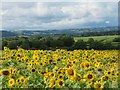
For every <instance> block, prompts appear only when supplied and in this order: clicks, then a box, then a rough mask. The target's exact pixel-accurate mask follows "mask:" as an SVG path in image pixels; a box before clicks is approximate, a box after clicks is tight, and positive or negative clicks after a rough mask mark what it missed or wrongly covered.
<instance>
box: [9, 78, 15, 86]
mask: <svg viewBox="0 0 120 90" xmlns="http://www.w3.org/2000/svg"><path fill="white" fill-rule="evenodd" d="M14 83H15V81H14V79H13V78H11V79H10V80H9V81H8V86H10V87H12V86H13V85H14Z"/></svg>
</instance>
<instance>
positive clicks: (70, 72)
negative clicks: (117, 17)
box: [66, 68, 76, 78]
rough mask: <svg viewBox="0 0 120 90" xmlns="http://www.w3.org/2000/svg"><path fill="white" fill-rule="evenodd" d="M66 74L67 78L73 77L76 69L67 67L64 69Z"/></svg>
mask: <svg viewBox="0 0 120 90" xmlns="http://www.w3.org/2000/svg"><path fill="white" fill-rule="evenodd" d="M66 75H67V77H68V78H73V77H74V76H75V75H76V71H75V70H74V69H73V68H68V69H67V70H66Z"/></svg>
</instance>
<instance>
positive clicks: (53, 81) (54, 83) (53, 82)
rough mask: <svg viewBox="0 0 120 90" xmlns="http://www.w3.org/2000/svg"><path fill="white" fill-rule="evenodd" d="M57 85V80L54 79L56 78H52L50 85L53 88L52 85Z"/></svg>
mask: <svg viewBox="0 0 120 90" xmlns="http://www.w3.org/2000/svg"><path fill="white" fill-rule="evenodd" d="M55 85H56V82H55V80H54V79H51V80H50V84H49V87H50V88H51V87H54V86H55Z"/></svg>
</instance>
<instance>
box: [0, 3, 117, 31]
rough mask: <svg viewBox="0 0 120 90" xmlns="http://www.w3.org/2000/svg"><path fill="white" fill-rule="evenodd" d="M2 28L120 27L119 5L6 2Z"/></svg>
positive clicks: (2, 10) (3, 4)
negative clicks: (119, 18) (119, 22)
mask: <svg viewBox="0 0 120 90" xmlns="http://www.w3.org/2000/svg"><path fill="white" fill-rule="evenodd" d="M0 12H1V13H0V15H1V16H2V29H17V30H18V29H40V30H41V29H42V30H43V29H68V28H82V27H99V26H117V25H118V6H117V2H114V3H113V2H112V3H111V2H102V3H100V2H96V3H95V2H94V3H93V2H92V3H81V2H76V3H75V2H74V3H72V2H71V3H70V2H66V3H65V2H64V3H62V2H59V3H58V2H57V3H55V2H49V3H48V2H44V3H40V2H39V3H37V2H19V3H18V2H17V3H15V2H4V3H2V9H1V11H0Z"/></svg>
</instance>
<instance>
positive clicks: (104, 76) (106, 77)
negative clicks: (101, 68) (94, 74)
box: [101, 75, 109, 81]
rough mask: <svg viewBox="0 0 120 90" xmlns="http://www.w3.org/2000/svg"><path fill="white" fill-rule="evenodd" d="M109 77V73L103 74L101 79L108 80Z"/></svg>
mask: <svg viewBox="0 0 120 90" xmlns="http://www.w3.org/2000/svg"><path fill="white" fill-rule="evenodd" d="M108 79H109V76H108V75H103V76H102V77H101V81H107V80H108Z"/></svg>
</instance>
